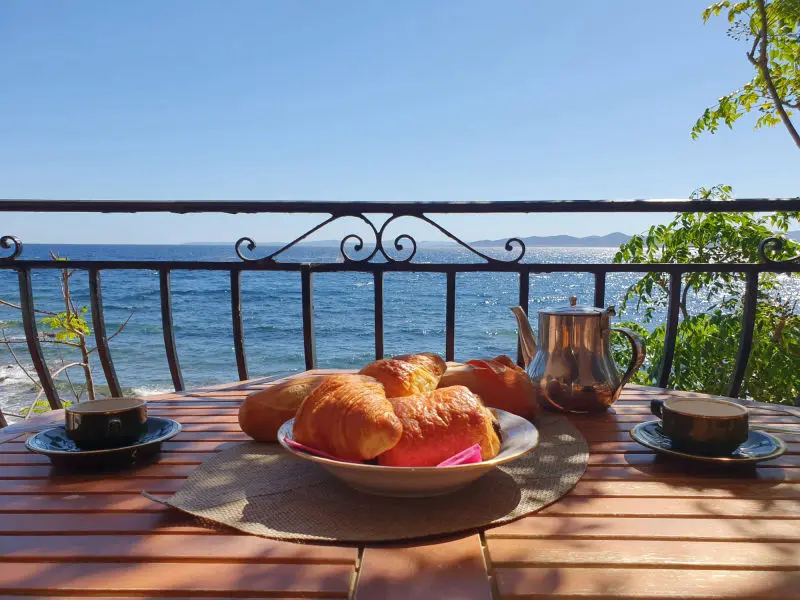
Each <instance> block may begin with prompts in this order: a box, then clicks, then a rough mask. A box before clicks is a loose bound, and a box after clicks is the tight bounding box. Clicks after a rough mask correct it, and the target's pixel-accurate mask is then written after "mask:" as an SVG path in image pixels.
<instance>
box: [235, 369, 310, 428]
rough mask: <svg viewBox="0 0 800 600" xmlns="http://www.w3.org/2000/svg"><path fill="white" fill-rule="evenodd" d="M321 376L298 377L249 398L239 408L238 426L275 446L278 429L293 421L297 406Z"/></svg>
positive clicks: (281, 382) (276, 384)
mask: <svg viewBox="0 0 800 600" xmlns="http://www.w3.org/2000/svg"><path fill="white" fill-rule="evenodd" d="M324 378H325V376H324V375H298V376H296V377H291V378H289V379H286V380H284V381H280V382H278V383H275V384H274V385H271V386H269V387H268V388H266V389H264V390H261V391H258V392H256V393H254V394H250V395H249V396H247V398H245V399H244V402H242V404H241V405H240V406H239V425H240V426H241V428H242V431H244V432H245V433H246V434H247V435H249V436H250V437H251V438H253V439H254V440H256V441H258V442H275V441H277V439H278V429H279V428H280V426H281V425H283V424H284V423H285V422H286V421H288V420H289V419H291V418H292V417H294V415H295V413H296V412H297V409H298V407H299V406H300V403H301V402H302V401H303V400H304V399H305V397H306V396H308V395H309V394H310V393H311V391H312V390H313V389H314V388H315V387H317V386H318V385H319V384H320V383H322V380H323V379H324Z"/></svg>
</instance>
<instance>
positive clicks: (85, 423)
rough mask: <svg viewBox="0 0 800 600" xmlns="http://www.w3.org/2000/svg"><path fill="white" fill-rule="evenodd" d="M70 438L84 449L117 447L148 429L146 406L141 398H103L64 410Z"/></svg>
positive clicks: (134, 438) (129, 441) (133, 439)
mask: <svg viewBox="0 0 800 600" xmlns="http://www.w3.org/2000/svg"><path fill="white" fill-rule="evenodd" d="M64 420H65V424H64V427H65V429H66V431H67V437H69V439H71V440H72V441H73V442H75V443H76V444H77V445H78V446H80V447H81V448H87V449H97V448H118V447H120V446H127V445H129V444H132V443H134V442H135V441H136V440H137V439H139V437H140V436H141V435H142V434H143V433H144V432H145V431H146V430H147V403H146V402H145V401H144V400H142V399H141V398H104V399H102V400H93V401H91V402H81V403H79V404H73V405H72V406H68V407H67V408H66V409H65V410H64Z"/></svg>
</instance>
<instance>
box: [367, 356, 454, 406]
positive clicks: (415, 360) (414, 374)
mask: <svg viewBox="0 0 800 600" xmlns="http://www.w3.org/2000/svg"><path fill="white" fill-rule="evenodd" d="M445 369H447V364H446V363H445V362H444V360H443V359H442V358H441V357H440V356H437V355H436V354H431V353H430V352H423V353H421V354H406V355H403V356H395V357H394V358H384V359H381V360H376V361H374V362H371V363H369V364H368V365H367V366H366V367H364V368H363V369H361V371H359V373H361V374H362V375H369V376H370V377H374V378H375V379H377V380H378V381H380V382H381V383H382V384H383V387H384V389H385V390H386V396H387V397H388V398H394V397H396V396H410V395H411V394H419V393H422V392H430V391H432V390H435V389H436V386H437V385H438V384H439V379H440V378H441V377H442V375H443V374H444V372H445Z"/></svg>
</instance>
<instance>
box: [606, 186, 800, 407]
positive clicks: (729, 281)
mask: <svg viewBox="0 0 800 600" xmlns="http://www.w3.org/2000/svg"><path fill="white" fill-rule="evenodd" d="M731 194H732V190H731V187H730V186H726V185H717V186H714V187H712V188H700V189H698V190H696V191H695V192H694V193H693V194H692V196H691V197H692V198H694V199H705V200H717V201H730V200H731V197H732V196H731ZM796 218H797V214H794V213H778V214H775V215H766V216H756V215H755V214H753V213H713V214H706V213H685V214H679V215H676V216H675V217H674V218H673V220H672V221H671V222H670V223H668V224H666V225H654V226H652V227H650V229H649V230H648V231H647V233H645V234H642V235H638V236H634V237H633V238H632V239H631V240H630V241H629V242H627V243H626V244H623V245H622V246H620V249H619V251H618V252H617V254H616V256H615V257H614V262H615V263H648V264H653V263H683V264H690V263H711V264H713V263H753V262H760V255H759V253H758V246H759V244H760V242H761V241H762V240H764V239H765V238H767V237H771V236H774V235H775V234H776V233H785V232H786V231H787V230H788V229H789V226H790V225H791V223H792V220H793V219H796ZM783 252H784V254H783V257H788V256H793V255H796V254H800V246H798V244H797V243H796V242H793V241H791V240H786V245H785V246H784V248H783ZM776 258H781V257H776ZM781 277H783V278H786V277H789V276H788V275H781V276H779V275H776V274H774V273H763V274H762V275H761V277H760V280H759V296H758V306H757V310H756V326H755V332H754V340H753V350H752V353H751V356H750V361H749V364H748V370H747V372H746V378H745V385H744V388H743V390H742V394H743V395H744V396H749V397H753V398H755V399H756V400H760V401H768V402H783V403H792V402H793V401H794V399H795V398H797V397H798V395H800V389H798V380H797V377H796V373H798V372H800V316H798V315H797V314H795V313H796V308H797V307H796V302H794V301H789V300H786V299H784V298H782V297H781V296H780V291H781V289H782V285H783V280H782V279H780V278H781ZM682 284H683V286H682V293H681V306H680V308H681V321H680V323H679V325H678V341H677V345H676V348H675V357H674V361H673V369H672V374H671V385H674V386H675V387H676V388H679V389H685V390H697V391H702V392H706V393H711V394H726V393H727V389H728V385H729V384H730V380H731V376H732V374H733V369H734V364H735V361H736V356H737V353H738V347H739V337H740V335H741V327H742V320H743V305H742V302H743V298H742V290H743V285H744V275H743V274H741V273H687V274H685V275H684V276H683V280H682ZM692 296H699V297H700V298H702V299H703V301H704V303H705V305H706V306H707V307H708V308H707V309H706V310H705V312H702V313H699V314H692V311H691V310H690V306H689V304H690V303H689V298H690V297H692ZM668 298H669V287H668V278H667V276H666V275H665V274H663V273H647V274H646V275H644V276H643V277H642V278H641V279H639V280H638V281H637V282H636V283H634V284H633V285H631V286H630V287H629V288H628V290H627V292H626V294H625V297H624V299H623V302H622V306H621V311H624V310H626V309H627V308H628V307H629V305H630V304H631V303H635V309H636V310H637V311H638V312H640V313H641V314H642V320H643V321H644V322H645V323H650V322H652V320H653V319H654V317H655V315H656V313H657V311H663V310H664V309H665V308H666V306H667V304H668ZM625 326H626V327H632V328H634V329H636V330H637V331H638V332H639V333H640V335H642V336H643V337H644V339H645V343H646V344H647V353H648V358H647V361H646V362H645V364H644V366H643V368H642V369H641V370H640V371H639V373H637V375H636V378H635V381H636V382H637V383H642V384H646V385H655V384H656V382H657V381H658V378H659V375H660V373H661V368H662V357H663V353H664V332H665V329H666V326H665V324H663V323H662V324H660V325H659V326H658V327H656V328H655V329H654V330H653V331H652V332H648V331H647V330H646V329H644V328H642V327H641V326H638V327H637V326H636V325H635V324H632V323H626V324H625ZM613 341H614V345H613V351H614V356H615V359H616V360H617V364H627V361H628V360H629V350H628V345H627V344H626V343H624V342H623V340H621V339H620V340H617V339H614V340H613Z"/></svg>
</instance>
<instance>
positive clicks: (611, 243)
mask: <svg viewBox="0 0 800 600" xmlns="http://www.w3.org/2000/svg"><path fill="white" fill-rule="evenodd" d="M787 237H788V238H789V239H791V240H797V241H800V230H797V231H790V232H789V233H788V234H787ZM521 239H522V241H523V242H525V245H526V246H530V247H537V246H539V247H551V248H570V247H575V248H580V247H584V248H606V247H607V248H617V247H619V245H620V244H624V243H625V242H627V241H628V240H630V239H631V236H629V235H628V234H626V233H622V232H620V231H615V232H614V233H609V234H607V235H587V236H586V237H575V236H574V235H541V236H540V235H532V236H529V237H524V238H521ZM506 241H508V238H503V239H500V240H479V241H477V242H470V243H471V245H472V246H477V247H491V246H504V245H505V243H506ZM286 243H287V242H260V243H259V244H258V245H259V246H262V247H263V246H283V245H284V244H286ZM339 243H340V242H339V241H337V240H318V241H309V242H302V245H303V246H305V247H314V246H317V247H330V246H338V245H339ZM183 245H185V246H233V242H187V243H185V244H183ZM418 245H419V246H420V247H421V248H425V247H428V248H442V247H448V246H455V245H456V243H455V242H451V241H449V240H447V241H441V242H428V241H419V242H418Z"/></svg>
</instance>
